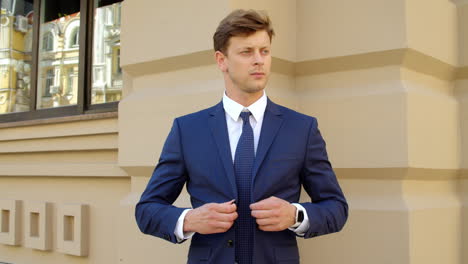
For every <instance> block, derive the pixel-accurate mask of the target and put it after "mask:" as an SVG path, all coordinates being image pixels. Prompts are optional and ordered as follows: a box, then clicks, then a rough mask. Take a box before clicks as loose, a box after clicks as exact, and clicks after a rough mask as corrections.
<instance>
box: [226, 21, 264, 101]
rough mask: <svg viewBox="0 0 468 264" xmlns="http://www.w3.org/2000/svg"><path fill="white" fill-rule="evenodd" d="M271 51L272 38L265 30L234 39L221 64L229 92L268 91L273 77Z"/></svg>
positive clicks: (230, 42) (250, 92) (249, 92)
mask: <svg viewBox="0 0 468 264" xmlns="http://www.w3.org/2000/svg"><path fill="white" fill-rule="evenodd" d="M270 49H271V44H270V37H269V36H268V33H267V32H266V31H264V30H262V31H257V32H255V33H253V34H251V35H249V36H237V37H231V38H230V40H229V46H228V49H227V51H226V53H227V54H225V56H224V60H223V62H222V64H221V69H222V70H223V72H225V73H226V74H227V77H228V80H227V81H228V83H229V84H228V85H227V86H228V87H226V89H227V91H228V93H229V92H231V93H243V94H245V93H248V94H254V93H258V92H261V91H262V90H263V89H264V88H265V86H266V84H267V82H268V78H269V76H270V67H271V54H270Z"/></svg>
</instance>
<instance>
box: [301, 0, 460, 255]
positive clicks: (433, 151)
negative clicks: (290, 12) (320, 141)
mask: <svg viewBox="0 0 468 264" xmlns="http://www.w3.org/2000/svg"><path fill="white" fill-rule="evenodd" d="M297 7H298V18H297V21H298V27H297V29H298V32H297V43H298V44H297V47H298V48H297V61H298V63H296V73H297V79H296V85H297V86H296V89H297V91H298V94H299V98H300V99H299V102H300V104H299V108H300V110H302V111H304V112H305V113H307V114H310V115H313V116H317V117H318V120H319V125H320V127H321V130H322V133H323V134H324V137H325V139H326V141H327V143H328V151H329V156H330V159H331V161H332V163H333V164H334V166H335V168H336V171H337V173H338V177H339V180H340V183H341V184H342V186H343V188H344V191H345V194H346V195H347V198H348V200H349V203H350V209H351V211H350V217H349V221H348V224H347V226H346V227H345V229H344V231H343V232H341V233H338V234H335V235H331V236H325V237H323V238H318V239H314V240H312V241H310V242H309V241H304V242H303V243H301V249H302V251H301V253H302V256H303V260H304V261H305V262H306V263H308V262H312V261H314V262H318V263H345V262H347V263H381V262H388V263H461V257H460V256H461V253H462V251H461V242H460V230H461V225H462V219H461V210H460V209H461V203H460V199H459V194H458V192H457V190H458V186H459V185H460V182H459V181H458V180H457V175H458V174H457V173H458V169H459V161H460V155H459V146H460V131H459V108H458V106H459V104H458V102H457V100H456V97H455V95H454V82H453V75H454V70H455V66H456V64H457V58H458V57H457V54H458V50H457V45H458V43H457V34H458V32H457V24H456V17H457V15H456V12H457V9H456V6H455V5H454V4H453V3H452V2H449V1H414V0H406V1H405V0H400V1H371V0H359V1H338V2H336V1H335V2H333V1H332V2H330V1H320V0H316V1H306V0H304V1H297ZM441 40H443V41H441Z"/></svg>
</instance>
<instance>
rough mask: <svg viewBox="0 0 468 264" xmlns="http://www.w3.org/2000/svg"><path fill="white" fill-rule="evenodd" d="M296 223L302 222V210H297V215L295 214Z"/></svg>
mask: <svg viewBox="0 0 468 264" xmlns="http://www.w3.org/2000/svg"><path fill="white" fill-rule="evenodd" d="M297 221H298V222H302V221H304V212H303V211H302V210H299V213H298V214H297Z"/></svg>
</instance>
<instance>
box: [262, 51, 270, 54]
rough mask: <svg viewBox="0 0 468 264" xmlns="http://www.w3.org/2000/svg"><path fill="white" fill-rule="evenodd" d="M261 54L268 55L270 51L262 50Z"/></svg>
mask: <svg viewBox="0 0 468 264" xmlns="http://www.w3.org/2000/svg"><path fill="white" fill-rule="evenodd" d="M262 53H263V54H265V55H267V54H270V51H269V50H263V51H262Z"/></svg>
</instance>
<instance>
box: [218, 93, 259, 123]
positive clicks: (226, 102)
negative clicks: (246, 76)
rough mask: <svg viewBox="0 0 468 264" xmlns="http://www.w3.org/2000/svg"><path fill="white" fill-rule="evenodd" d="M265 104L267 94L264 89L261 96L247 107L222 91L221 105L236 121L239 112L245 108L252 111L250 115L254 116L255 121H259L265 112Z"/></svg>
mask: <svg viewBox="0 0 468 264" xmlns="http://www.w3.org/2000/svg"><path fill="white" fill-rule="evenodd" d="M266 105H267V96H266V93H265V91H263V95H262V97H260V98H259V99H258V100H257V101H255V103H253V104H251V105H249V106H248V107H244V106H243V105H241V104H239V103H238V102H236V101H234V100H232V99H231V98H229V97H228V96H227V95H226V92H224V95H223V107H224V111H226V113H227V114H228V115H229V116H230V117H231V118H232V119H233V120H234V121H237V120H238V119H239V116H240V113H241V112H242V111H243V110H244V109H247V110H249V111H250V113H252V116H253V117H254V118H255V121H257V122H258V121H259V120H261V119H262V118H263V115H264V114H265V109H266Z"/></svg>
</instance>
